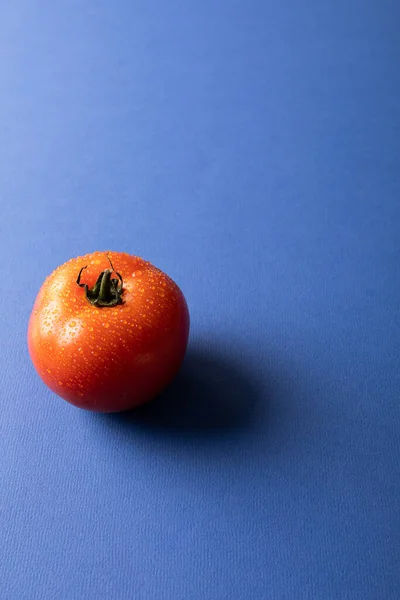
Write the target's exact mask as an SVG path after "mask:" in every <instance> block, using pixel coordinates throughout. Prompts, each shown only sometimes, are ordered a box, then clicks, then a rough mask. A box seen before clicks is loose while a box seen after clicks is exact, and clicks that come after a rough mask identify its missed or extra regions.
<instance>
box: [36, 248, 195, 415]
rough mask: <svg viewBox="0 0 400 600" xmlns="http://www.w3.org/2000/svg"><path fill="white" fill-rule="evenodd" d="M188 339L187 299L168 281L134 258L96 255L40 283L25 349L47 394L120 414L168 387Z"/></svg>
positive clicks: (80, 259) (67, 265)
mask: <svg viewBox="0 0 400 600" xmlns="http://www.w3.org/2000/svg"><path fill="white" fill-rule="evenodd" d="M188 336H189V312H188V307H187V304H186V300H185V298H184V296H183V294H182V292H181V290H180V289H179V287H178V286H177V285H176V283H174V282H173V281H172V279H170V278H169V277H168V275H166V274H165V273H163V272H162V271H160V270H159V269H157V268H156V267H154V266H153V265H151V264H150V263H149V262H147V261H145V260H143V259H141V258H138V257H137V256H131V255H129V254H125V253H121V252H109V253H106V252H94V253H93V254H87V255H86V256H81V257H78V258H73V259H71V260H69V261H68V262H66V263H65V264H63V265H61V266H59V267H58V268H57V269H56V270H55V271H53V273H52V274H51V275H50V276H49V277H48V278H47V279H46V281H45V282H44V284H43V285H42V287H41V289H40V291H39V294H38V296H37V298H36V302H35V305H34V307H33V310H32V314H31V317H30V321H29V327H28V348H29V353H30V356H31V359H32V362H33V364H34V366H35V368H36V370H37V372H38V373H39V375H40V377H41V378H42V379H43V381H44V382H45V384H46V385H47V386H48V387H49V388H50V389H51V390H53V392H55V393H56V394H58V395H59V396H61V397H62V398H64V399H65V400H67V401H68V402H71V403H72V404H74V405H75V406H78V407H80V408H86V409H88V410H94V411H99V412H119V411H122V410H126V409H129V408H133V407H135V406H138V405H140V404H143V403H145V402H147V401H148V400H151V399H152V398H154V397H155V396H156V395H157V394H158V393H159V392H161V391H162V390H163V389H164V388H165V387H166V386H167V385H168V383H169V382H170V381H171V380H172V379H173V378H174V376H175V375H176V373H177V372H178V370H179V368H180V366H181V363H182V360H183V357H184V355H185V351H186V347H187V342H188Z"/></svg>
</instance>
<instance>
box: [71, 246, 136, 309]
mask: <svg viewBox="0 0 400 600" xmlns="http://www.w3.org/2000/svg"><path fill="white" fill-rule="evenodd" d="M107 258H108V262H109V263H110V266H111V269H105V270H104V271H102V272H101V273H100V275H99V276H98V278H97V281H96V283H95V285H94V286H93V287H92V288H89V286H88V285H87V283H81V277H82V273H83V271H84V270H85V269H87V265H86V266H85V267H82V268H81V270H80V271H79V274H78V279H77V280H76V283H77V284H78V285H79V287H81V288H83V289H84V290H85V295H86V298H87V300H88V301H89V302H90V304H92V305H93V306H98V307H103V306H104V307H106V306H108V307H111V306H116V305H117V304H122V302H123V301H122V298H121V296H122V294H123V291H124V290H123V280H122V277H121V275H120V274H119V273H118V272H117V271H116V270H115V269H114V267H113V264H112V262H111V259H110V257H109V256H108V254H107ZM113 273H115V274H116V275H117V277H118V279H116V278H115V277H114V278H112V277H111V276H112V274H113Z"/></svg>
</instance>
